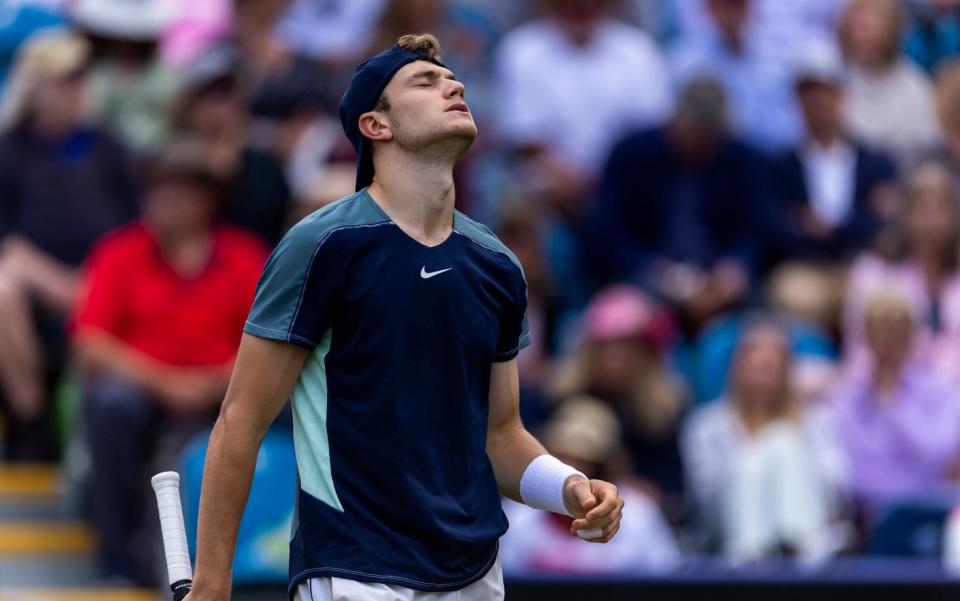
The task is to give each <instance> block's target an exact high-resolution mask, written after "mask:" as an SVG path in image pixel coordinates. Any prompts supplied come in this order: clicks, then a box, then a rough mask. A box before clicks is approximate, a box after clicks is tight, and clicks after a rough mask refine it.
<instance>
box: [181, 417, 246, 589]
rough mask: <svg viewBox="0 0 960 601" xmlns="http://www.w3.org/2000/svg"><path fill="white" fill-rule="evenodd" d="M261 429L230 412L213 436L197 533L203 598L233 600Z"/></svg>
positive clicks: (197, 576)
mask: <svg viewBox="0 0 960 601" xmlns="http://www.w3.org/2000/svg"><path fill="white" fill-rule="evenodd" d="M260 430H261V428H259V427H258V426H257V425H256V424H254V423H252V422H249V421H247V420H244V419H243V418H239V417H236V416H234V415H231V411H230V409H229V408H225V410H224V411H223V412H222V413H221V415H220V418H219V419H218V420H217V423H216V425H214V428H213V432H212V433H211V434H210V444H209V448H208V450H207V458H206V465H205V466H204V470H203V486H202V492H201V496H200V515H199V522H198V531H197V557H196V572H195V575H194V591H195V593H197V594H199V595H204V596H209V597H210V598H220V599H228V598H229V597H230V589H231V572H232V565H233V555H234V551H235V549H236V544H237V531H238V529H239V527H240V518H241V516H242V515H243V509H244V507H245V505H246V503H247V497H248V496H249V494H250V484H251V481H252V480H253V472H254V468H255V466H256V460H257V452H258V449H259V447H260V442H261V441H262V438H263V432H261V431H260Z"/></svg>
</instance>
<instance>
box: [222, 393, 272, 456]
mask: <svg viewBox="0 0 960 601" xmlns="http://www.w3.org/2000/svg"><path fill="white" fill-rule="evenodd" d="M271 423H272V422H271V421H270V420H267V419H263V418H261V417H260V416H258V415H254V414H252V413H251V412H249V411H246V410H245V409H244V403H238V402H236V400H235V399H233V398H231V397H230V396H229V395H228V396H227V398H226V399H224V401H223V404H222V405H221V406H220V414H219V415H218V416H217V422H216V424H214V428H213V429H214V432H216V433H218V434H219V435H221V436H227V437H230V436H241V437H243V438H244V439H246V440H256V441H257V443H258V444H259V443H260V442H262V441H263V438H264V437H265V436H266V435H267V430H269V429H270V424H271Z"/></svg>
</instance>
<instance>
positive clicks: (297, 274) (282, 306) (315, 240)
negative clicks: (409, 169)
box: [244, 190, 389, 348]
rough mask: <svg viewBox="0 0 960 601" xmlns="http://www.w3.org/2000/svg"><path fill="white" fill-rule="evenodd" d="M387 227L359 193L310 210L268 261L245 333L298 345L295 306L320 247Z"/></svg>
mask: <svg viewBox="0 0 960 601" xmlns="http://www.w3.org/2000/svg"><path fill="white" fill-rule="evenodd" d="M382 223H389V219H388V218H387V216H386V215H385V214H384V213H383V212H382V211H381V210H380V209H379V207H377V205H376V203H374V202H373V199H371V198H370V196H369V195H368V194H367V193H366V190H361V191H359V192H356V193H354V194H351V195H350V196H347V197H345V198H342V199H340V200H338V201H335V202H333V203H331V204H329V205H327V206H326V207H323V208H321V209H319V210H317V211H314V212H313V213H311V214H310V215H308V216H307V217H305V218H303V219H302V220H301V221H300V222H299V223H297V224H296V225H294V226H293V227H292V228H290V231H288V232H287V233H286V235H284V237H283V238H282V239H281V240H280V243H279V244H277V247H276V248H275V249H274V250H273V252H272V253H271V254H270V258H269V259H267V264H266V266H265V267H264V269H263V275H261V276H260V281H259V283H258V284H257V294H256V298H255V299H254V302H253V307H252V308H251V310H250V315H249V317H248V319H247V323H246V325H245V326H244V331H245V332H247V333H248V334H252V335H254V336H259V337H261V338H271V339H275V340H286V341H290V342H297V343H300V344H303V345H304V346H307V347H308V348H312V347H313V346H315V345H316V344H317V343H318V342H319V341H317V340H300V339H298V337H297V335H296V333H294V332H293V331H292V327H291V326H292V324H293V320H294V318H295V316H296V312H297V309H298V306H299V302H300V299H301V296H302V293H303V289H304V286H305V285H306V282H307V278H308V276H309V272H310V268H311V266H312V265H313V261H314V260H315V258H316V256H317V253H318V251H319V249H320V247H321V246H322V245H324V244H326V243H327V242H328V240H330V239H331V235H332V234H334V233H335V232H337V231H338V230H344V229H351V228H356V227H365V226H371V225H376V224H382Z"/></svg>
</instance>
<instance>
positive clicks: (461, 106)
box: [445, 102, 470, 113]
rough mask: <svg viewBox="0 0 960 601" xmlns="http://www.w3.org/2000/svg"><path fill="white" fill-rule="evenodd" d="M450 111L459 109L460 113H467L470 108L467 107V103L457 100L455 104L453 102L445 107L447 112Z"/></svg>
mask: <svg viewBox="0 0 960 601" xmlns="http://www.w3.org/2000/svg"><path fill="white" fill-rule="evenodd" d="M450 111H460V112H461V113H469V112H470V109H468V108H467V105H465V104H464V103H462V102H458V103H456V104H453V105H450V106H449V107H447V110H446V111H445V112H448V113H449V112H450Z"/></svg>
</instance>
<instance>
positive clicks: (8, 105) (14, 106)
mask: <svg viewBox="0 0 960 601" xmlns="http://www.w3.org/2000/svg"><path fill="white" fill-rule="evenodd" d="M90 53H91V48H90V43H89V42H87V40H86V39H85V38H83V37H81V36H79V35H77V34H75V33H72V32H70V31H67V30H65V29H50V30H41V31H40V32H38V33H35V34H33V35H32V36H30V38H28V39H27V41H26V42H25V43H24V45H23V46H22V47H21V48H20V50H19V52H18V53H17V58H16V62H15V63H14V66H13V71H12V74H11V76H10V81H9V83H8V84H7V92H6V94H5V95H4V97H3V104H2V106H0V131H7V130H10V129H13V128H15V127H17V126H18V125H19V124H20V123H21V122H22V121H23V119H24V118H25V117H26V116H27V112H28V111H29V110H30V105H31V103H32V102H33V95H34V93H35V91H36V88H37V86H38V85H39V84H40V83H41V82H43V81H44V80H46V79H50V78H56V77H63V76H65V75H69V74H70V73H72V72H75V71H77V70H79V69H82V68H83V67H85V66H86V65H87V63H88V61H89V59H90Z"/></svg>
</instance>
